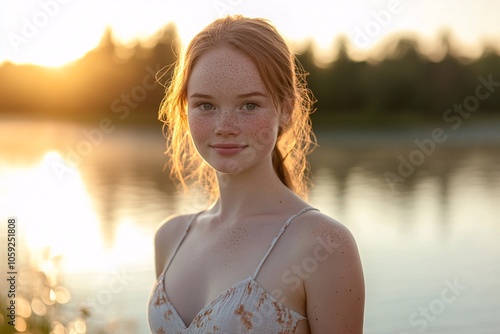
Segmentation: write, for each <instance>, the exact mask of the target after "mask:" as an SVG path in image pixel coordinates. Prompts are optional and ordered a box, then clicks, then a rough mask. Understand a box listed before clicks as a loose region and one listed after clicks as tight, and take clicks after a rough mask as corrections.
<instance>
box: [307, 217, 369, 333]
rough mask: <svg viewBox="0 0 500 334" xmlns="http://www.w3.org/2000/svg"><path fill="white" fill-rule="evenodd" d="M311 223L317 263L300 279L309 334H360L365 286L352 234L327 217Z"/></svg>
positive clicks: (361, 331)
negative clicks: (304, 277) (305, 300)
mask: <svg viewBox="0 0 500 334" xmlns="http://www.w3.org/2000/svg"><path fill="white" fill-rule="evenodd" d="M311 225H313V226H314V227H313V228H312V230H311V234H312V238H313V240H314V242H313V244H314V250H313V253H312V256H313V258H314V259H315V261H316V262H317V263H318V266H317V270H315V271H314V272H312V273H310V276H309V278H308V279H306V280H304V286H305V291H306V298H307V318H308V321H309V327H310V330H311V334H324V333H339V334H348V333H354V334H360V333H363V319H364V304H365V285H364V278H363V269H362V266H361V260H360V257H359V253H358V248H357V246H356V242H355V240H354V237H353V236H352V234H351V232H350V231H349V230H348V229H347V228H346V227H345V226H343V225H342V224H340V223H338V222H336V221H334V220H333V219H331V218H328V219H327V220H323V221H322V222H318V223H314V224H311Z"/></svg>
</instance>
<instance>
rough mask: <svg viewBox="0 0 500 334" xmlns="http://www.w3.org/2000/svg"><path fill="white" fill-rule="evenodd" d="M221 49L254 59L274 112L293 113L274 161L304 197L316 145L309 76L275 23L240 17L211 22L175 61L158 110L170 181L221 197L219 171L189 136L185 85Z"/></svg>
mask: <svg viewBox="0 0 500 334" xmlns="http://www.w3.org/2000/svg"><path fill="white" fill-rule="evenodd" d="M222 46H229V47H233V48H235V49H237V50H239V51H240V52H243V53H244V54H245V55H247V56H248V57H250V59H252V60H253V62H254V63H255V65H256V67H257V69H258V71H259V74H260V76H261V77H262V80H263V82H264V84H265V86H266V88H267V90H268V91H269V93H270V96H271V100H272V103H273V105H274V107H275V109H276V111H277V112H283V110H286V111H287V112H288V113H289V114H290V117H289V120H288V122H287V124H286V125H285V126H284V127H282V128H280V129H279V131H278V137H277V142H276V146H275V148H274V150H273V157H272V158H273V159H272V162H273V167H274V170H275V171H276V174H277V175H278V177H279V178H280V180H281V181H282V182H283V183H284V184H285V185H286V186H287V187H288V188H290V189H291V190H293V191H294V192H295V193H297V194H298V195H299V196H301V197H302V198H304V199H305V198H306V197H307V193H308V186H309V177H308V176H309V175H308V172H309V169H308V163H307V159H306V155H307V154H308V153H309V152H310V151H311V149H312V148H313V145H315V144H316V138H315V136H314V134H313V133H312V127H311V121H310V118H309V114H310V113H311V112H312V111H313V110H312V108H313V102H314V101H313V96H312V93H311V92H310V90H309V89H308V88H307V84H306V81H305V76H306V73H305V72H304V70H303V68H302V66H301V65H300V63H299V62H298V61H297V59H296V58H295V55H294V54H293V52H292V50H291V48H290V47H289V46H288V44H287V43H286V41H285V40H284V39H283V37H282V36H281V35H280V34H279V33H278V31H277V30H276V28H275V27H274V26H273V25H272V24H271V23H269V22H268V21H267V20H264V19H258V18H246V17H243V16H240V15H237V16H228V17H225V18H221V19H218V20H216V21H214V22H212V23H211V24H210V25H208V26H207V27H206V28H205V29H203V30H202V31H201V32H199V33H198V34H197V35H196V36H195V37H194V38H193V39H192V40H191V42H190V43H189V45H188V46H187V48H186V49H185V51H184V52H182V55H181V56H180V57H179V58H178V59H177V62H176V63H175V68H174V71H173V77H172V80H171V81H170V83H169V85H168V86H167V89H166V95H165V98H164V99H163V101H162V104H161V107H160V112H159V119H160V120H161V121H162V122H163V123H164V125H163V131H164V135H165V137H166V139H167V150H166V152H165V153H166V154H167V155H168V156H169V161H168V162H167V166H168V167H169V168H170V175H171V177H172V178H173V179H176V180H177V181H178V182H179V185H180V187H181V188H182V189H183V190H185V191H187V190H188V185H189V184H191V183H193V182H194V183H197V184H198V185H200V186H201V187H202V188H203V189H205V190H206V191H207V193H208V195H209V197H210V199H211V200H213V199H215V198H217V197H218V191H219V189H218V186H217V178H216V173H215V171H214V170H213V169H212V168H211V167H210V166H209V165H208V164H207V163H206V162H205V161H204V160H203V159H202V158H201V156H200V155H199V154H198V152H197V151H196V148H195V147H194V144H193V142H192V140H191V138H190V134H189V127H188V121H187V83H188V80H189V77H190V75H191V71H192V69H193V66H194V64H195V63H196V61H197V60H198V59H199V58H200V57H201V56H202V55H203V54H204V53H205V52H206V51H208V50H211V49H215V48H218V47H222Z"/></svg>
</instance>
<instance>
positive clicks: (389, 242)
mask: <svg viewBox="0 0 500 334" xmlns="http://www.w3.org/2000/svg"><path fill="white" fill-rule="evenodd" d="M112 125H113V127H112V130H109V131H107V132H102V131H100V130H98V129H99V128H98V125H96V124H91V123H88V124H76V123H70V122H51V121H28V120H20V119H15V118H3V119H0V213H1V214H0V219H1V224H0V226H1V234H0V240H1V245H2V246H1V249H0V256H1V257H2V260H1V261H0V265H1V268H2V273H3V274H5V275H7V271H8V269H7V263H6V260H5V259H7V254H6V253H7V246H6V237H7V222H8V219H15V221H16V236H17V240H18V242H17V246H16V251H17V253H16V254H17V259H16V264H15V265H16V269H17V270H18V274H17V275H18V276H17V288H16V289H17V295H18V297H19V298H18V302H17V305H18V310H17V311H18V317H17V325H16V326H18V328H17V329H18V330H19V331H21V332H22V331H23V329H26V328H27V327H29V326H33V325H34V324H39V326H41V325H40V324H42V323H43V321H45V322H46V323H48V324H50V326H52V328H53V330H54V332H55V333H64V328H66V329H70V328H71V329H73V332H74V333H85V332H88V333H97V332H99V331H101V332H109V333H115V332H119V333H147V332H148V327H147V319H146V305H147V299H148V296H149V293H150V292H151V288H152V286H153V282H154V280H155V275H154V270H153V267H154V265H153V235H154V231H155V229H156V228H157V226H158V224H159V223H160V221H161V220H162V219H164V218H165V217H167V216H169V215H171V214H174V213H188V212H192V211H195V210H199V209H200V208H202V207H203V204H204V201H203V198H202V197H200V196H195V195H193V196H192V197H189V198H188V197H185V196H182V195H180V194H178V193H177V192H176V189H175V187H174V186H173V185H172V183H171V181H169V179H168V173H167V172H164V171H162V168H163V164H164V162H165V157H164V155H163V151H164V141H163V138H162V135H161V127H160V125H158V126H157V127H137V128H134V127H130V126H127V125H124V124H119V123H115V124H112ZM441 126H442V127H443V128H442V129H441V130H442V131H441V132H440V131H439V129H440V125H437V127H436V128H434V127H431V126H429V127H427V128H426V127H422V128H419V129H411V130H402V129H399V130H385V131H381V130H370V131H368V130H363V131H361V130H357V131H354V130H351V131H348V130H342V131H341V130H336V131H323V132H320V133H318V140H319V143H320V145H321V146H320V147H319V148H317V149H316V150H315V151H314V152H313V154H312V155H311V159H310V161H311V168H312V172H313V182H314V184H315V186H314V188H313V189H312V191H311V195H310V199H309V200H310V203H311V204H312V205H313V206H315V207H317V208H319V209H320V210H321V211H323V212H324V213H326V214H328V215H330V216H332V217H334V218H336V219H337V220H339V221H341V222H342V223H343V224H345V225H346V226H347V227H348V228H349V229H350V230H351V231H352V233H353V234H354V236H355V237H356V240H357V243H358V246H359V250H360V253H361V258H362V262H363V266H364V271H365V280H366V291H367V294H366V312H365V333H368V334H378V333H381V334H382V333H383V334H410V333H450V334H451V333H453V334H471V333H474V334H482V333H500V265H499V263H500V242H499V240H500V125H499V123H492V122H487V123H470V124H468V125H467V124H466V125H464V126H463V127H462V128H460V129H457V130H451V129H448V128H445V125H441ZM436 129H438V130H437V132H436V131H435V130H436ZM433 131H434V132H433ZM6 295H7V285H5V288H4V282H2V290H1V291H0V296H2V301H4V303H5V302H6V301H7V300H6V299H7V296H6ZM2 305H4V304H2ZM4 309H5V307H3V306H2V312H0V328H6V327H5V326H7V325H6V322H7V321H8V318H7V317H6V314H5V311H4ZM1 326H4V327H1ZM23 326H24V327H23Z"/></svg>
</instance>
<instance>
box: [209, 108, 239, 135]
mask: <svg viewBox="0 0 500 334" xmlns="http://www.w3.org/2000/svg"><path fill="white" fill-rule="evenodd" d="M239 133H240V130H239V127H238V124H237V120H236V116H235V115H234V113H233V112H231V111H229V110H222V111H221V112H220V113H219V114H218V115H217V119H216V122H215V134H216V135H218V136H237V135H238V134H239Z"/></svg>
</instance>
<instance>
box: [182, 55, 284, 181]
mask: <svg viewBox="0 0 500 334" xmlns="http://www.w3.org/2000/svg"><path fill="white" fill-rule="evenodd" d="M187 97H188V122H189V129H190V132H191V137H192V140H193V143H194V145H195V147H196V149H197V150H198V152H199V154H200V155H201V156H202V158H203V159H204V160H205V161H206V162H207V163H208V164H209V165H210V166H212V168H214V169H215V170H217V171H218V172H221V173H240V172H242V171H244V170H247V169H249V168H252V167H254V166H256V165H257V164H260V163H269V164H270V165H271V153H272V151H273V148H274V146H275V143H276V137H277V133H278V127H279V119H278V114H277V113H276V111H275V110H274V108H273V104H272V101H271V98H270V96H269V92H268V91H267V89H266V87H265V85H264V82H263V81H262V78H261V77H260V74H259V71H258V70H257V67H256V66H255V64H254V63H253V62H252V60H251V59H250V58H249V57H247V56H246V55H245V54H243V53H242V52H240V51H237V50H235V49H233V48H230V47H220V48H217V49H213V50H210V51H207V52H206V53H204V54H203V55H202V56H201V57H200V58H199V59H198V61H197V62H196V64H195V65H194V67H193V70H192V72H191V76H190V78H189V81H188V86H187Z"/></svg>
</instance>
